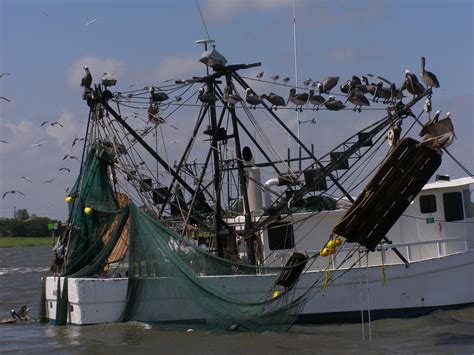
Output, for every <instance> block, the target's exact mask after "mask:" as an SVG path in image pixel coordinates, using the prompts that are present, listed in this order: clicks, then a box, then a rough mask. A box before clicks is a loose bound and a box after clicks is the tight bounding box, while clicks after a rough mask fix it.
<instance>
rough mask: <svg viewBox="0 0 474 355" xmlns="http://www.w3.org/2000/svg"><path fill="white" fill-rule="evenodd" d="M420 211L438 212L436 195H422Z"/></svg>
mask: <svg viewBox="0 0 474 355" xmlns="http://www.w3.org/2000/svg"><path fill="white" fill-rule="evenodd" d="M420 212H421V213H433V212H436V197H435V195H424V196H420Z"/></svg>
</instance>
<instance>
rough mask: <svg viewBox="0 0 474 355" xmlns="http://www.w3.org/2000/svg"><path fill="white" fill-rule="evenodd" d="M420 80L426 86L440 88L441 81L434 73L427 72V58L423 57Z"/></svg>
mask: <svg viewBox="0 0 474 355" xmlns="http://www.w3.org/2000/svg"><path fill="white" fill-rule="evenodd" d="M420 78H421V81H423V82H424V83H425V85H426V86H428V87H435V88H439V81H438V78H437V77H436V75H434V74H433V73H432V72H429V71H427V70H425V57H421V73H420Z"/></svg>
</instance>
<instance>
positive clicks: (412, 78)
mask: <svg viewBox="0 0 474 355" xmlns="http://www.w3.org/2000/svg"><path fill="white" fill-rule="evenodd" d="M403 89H407V91H408V92H409V93H410V94H412V95H413V97H415V96H417V95H421V94H423V93H424V92H425V87H424V86H423V85H422V84H421V83H420V82H419V81H418V78H417V77H416V75H415V74H412V73H410V71H409V70H408V69H407V70H405V81H404V82H403V86H402V89H401V90H403Z"/></svg>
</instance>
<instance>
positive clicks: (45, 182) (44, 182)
mask: <svg viewBox="0 0 474 355" xmlns="http://www.w3.org/2000/svg"><path fill="white" fill-rule="evenodd" d="M54 180H56V178H52V179H51V180H46V181H43V184H48V183H50V182H53V181H54Z"/></svg>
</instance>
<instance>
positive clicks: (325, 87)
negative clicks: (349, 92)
mask: <svg viewBox="0 0 474 355" xmlns="http://www.w3.org/2000/svg"><path fill="white" fill-rule="evenodd" d="M338 81H339V77H338V76H328V77H327V78H326V79H324V80H323V81H322V82H320V83H321V85H319V94H320V95H321V94H322V93H324V94H329V92H330V91H331V90H332V89H333V88H334V87H335V86H336V85H337V83H338Z"/></svg>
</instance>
